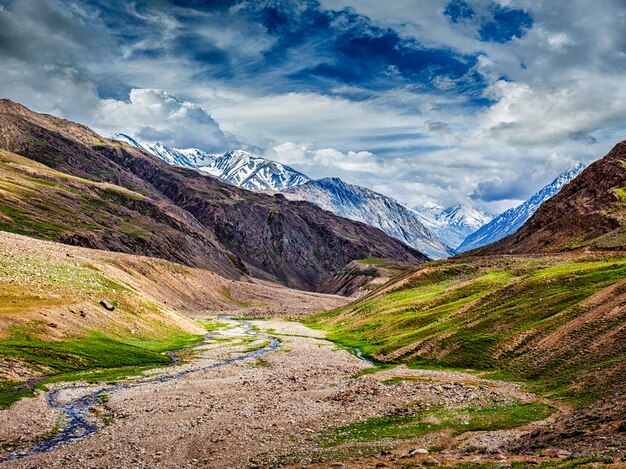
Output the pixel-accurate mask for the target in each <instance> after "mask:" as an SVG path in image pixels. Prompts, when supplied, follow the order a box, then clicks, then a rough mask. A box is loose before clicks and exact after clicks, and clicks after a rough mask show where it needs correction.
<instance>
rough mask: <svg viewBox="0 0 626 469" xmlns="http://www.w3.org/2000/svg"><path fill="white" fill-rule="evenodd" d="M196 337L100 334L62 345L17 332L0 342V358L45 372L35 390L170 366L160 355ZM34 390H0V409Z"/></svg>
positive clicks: (198, 339) (191, 342) (12, 385)
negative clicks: (135, 337) (138, 337)
mask: <svg viewBox="0 0 626 469" xmlns="http://www.w3.org/2000/svg"><path fill="white" fill-rule="evenodd" d="M202 340H203V337H202V336H198V335H185V334H180V335H173V336H169V337H163V338H161V339H154V340H143V341H133V342H124V341H121V340H115V339H112V338H109V337H106V336H103V335H100V334H92V336H91V337H87V338H82V339H75V340H70V341H65V342H47V341H43V340H39V339H35V338H32V337H30V336H28V335H27V334H26V333H24V332H23V331H21V332H20V331H19V330H18V333H17V334H16V335H14V336H13V337H12V338H9V339H6V340H3V341H2V342H0V357H2V358H4V359H7V358H9V359H12V360H15V361H17V362H19V363H25V364H28V366H30V367H33V368H35V369H45V370H46V371H45V374H47V375H51V377H49V378H47V379H45V380H43V381H41V382H39V383H38V384H37V386H36V389H41V388H43V387H45V385H46V384H47V383H53V382H60V381H86V382H89V383H97V382H112V381H117V380H119V379H122V378H126V377H129V376H133V375H137V374H140V373H141V372H143V371H145V370H146V369H148V368H152V367H155V366H163V365H168V364H170V363H171V359H170V358H169V357H167V356H166V355H165V354H164V353H163V352H165V351H170V350H177V349H180V348H183V347H187V346H190V345H195V344H197V343H199V342H201V341H202ZM32 395H33V390H29V389H25V388H24V387H21V386H19V385H16V384H15V383H8V384H5V385H4V386H3V387H2V388H0V408H6V407H8V406H9V405H11V404H12V403H14V402H16V401H17V400H19V399H21V398H22V397H27V396H32Z"/></svg>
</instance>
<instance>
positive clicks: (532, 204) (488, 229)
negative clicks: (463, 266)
mask: <svg viewBox="0 0 626 469" xmlns="http://www.w3.org/2000/svg"><path fill="white" fill-rule="evenodd" d="M584 169H585V165H584V164H583V163H580V162H579V163H576V164H575V165H573V166H571V167H570V168H568V169H566V170H565V171H563V172H562V173H561V174H559V175H558V176H557V177H556V178H555V179H554V180H553V181H552V182H551V183H550V184H548V185H547V186H545V187H543V188H541V189H540V190H539V191H537V192H536V193H535V194H533V196H532V197H531V198H529V199H528V200H527V201H526V202H524V203H523V204H520V205H518V206H517V207H513V208H510V209H508V210H507V211H505V212H503V213H501V214H500V215H498V216H497V217H495V218H494V219H493V220H491V221H490V222H489V223H487V224H486V225H484V226H483V227H481V228H480V229H479V230H477V231H476V232H475V233H472V234H470V235H469V236H468V237H467V238H466V239H465V240H464V241H463V243H462V244H461V245H460V246H459V248H458V251H459V252H464V251H469V250H471V249H475V248H479V247H481V246H485V245H487V244H491V243H493V242H495V241H498V240H500V239H502V238H504V237H506V236H508V235H510V234H513V233H515V232H516V231H517V230H518V229H520V228H521V227H522V225H523V224H524V223H526V221H527V220H528V219H529V218H530V217H531V216H533V214H534V213H535V212H536V211H537V209H538V208H539V207H540V206H541V204H542V203H544V202H545V201H546V200H548V199H549V198H551V197H553V196H555V195H556V194H557V193H558V192H559V191H560V190H561V189H562V188H563V186H564V185H566V184H567V183H569V182H570V181H572V180H573V179H574V178H575V177H576V176H578V175H579V174H580V173H581V172H582V171H583V170H584Z"/></svg>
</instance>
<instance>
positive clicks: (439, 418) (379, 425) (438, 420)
mask: <svg viewBox="0 0 626 469" xmlns="http://www.w3.org/2000/svg"><path fill="white" fill-rule="evenodd" d="M552 412H554V409H553V408H551V407H549V406H547V405H545V404H541V403H515V404H511V405H508V406H498V407H486V408H475V407H464V408H459V409H444V408H431V409H428V410H415V411H414V412H412V413H411V414H410V415H402V416H391V417H374V418H371V419H368V420H366V421H364V422H358V423H353V424H350V425H346V426H344V427H340V428H337V429H334V430H332V431H331V432H330V433H327V434H325V435H323V436H322V437H321V444H322V445H324V446H336V445H341V444H344V443H348V442H362V441H380V440H382V439H386V438H390V439H400V440H403V439H412V438H417V437H420V436H423V435H426V434H428V433H432V432H436V431H440V430H444V429H450V430H452V433H453V434H455V435H458V434H461V433H464V432H468V431H470V432H472V431H492V430H500V429H505V428H515V427H519V426H522V425H525V424H527V423H530V422H534V421H537V420H542V419H545V418H546V417H548V416H549V415H550V414H551V413H552Z"/></svg>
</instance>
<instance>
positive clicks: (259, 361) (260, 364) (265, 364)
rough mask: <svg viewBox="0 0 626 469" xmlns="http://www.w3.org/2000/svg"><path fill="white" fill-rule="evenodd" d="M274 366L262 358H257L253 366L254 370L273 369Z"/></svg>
mask: <svg viewBox="0 0 626 469" xmlns="http://www.w3.org/2000/svg"><path fill="white" fill-rule="evenodd" d="M271 367H272V365H270V364H269V362H268V361H267V360H263V359H262V358H257V359H256V361H255V362H254V363H253V364H252V368H271Z"/></svg>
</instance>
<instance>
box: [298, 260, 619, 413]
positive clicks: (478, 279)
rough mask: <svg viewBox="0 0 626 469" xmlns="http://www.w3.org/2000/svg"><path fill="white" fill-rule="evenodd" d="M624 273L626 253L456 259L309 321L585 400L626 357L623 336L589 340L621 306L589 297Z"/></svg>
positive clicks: (413, 360)
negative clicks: (610, 309)
mask: <svg viewBox="0 0 626 469" xmlns="http://www.w3.org/2000/svg"><path fill="white" fill-rule="evenodd" d="M624 279H626V257H615V256H587V257H579V258H575V259H571V258H565V257H556V256H554V257H546V256H544V257H538V258H531V257H527V258H523V257H517V258H513V257H505V258H491V259H488V258H480V259H467V258H465V259H453V260H449V261H446V262H438V263H429V264H428V265H427V266H425V267H424V268H422V269H418V270H417V271H416V272H414V273H413V274H412V275H411V276H409V277H407V276H404V277H403V278H402V280H401V281H400V282H398V283H397V285H396V287H395V288H391V289H387V291H386V292H385V293H380V294H374V295H373V296H371V297H368V298H366V299H364V300H362V301H360V302H358V303H355V304H352V305H349V306H347V307H344V308H341V309H338V310H335V311H330V312H326V313H323V314H320V315H317V316H315V317H313V318H311V319H309V320H308V323H309V325H310V326H312V327H314V328H320V329H324V330H326V331H328V338H329V339H330V340H332V341H334V342H339V343H341V344H344V345H346V346H348V347H358V348H360V349H361V350H362V351H363V353H364V354H365V355H366V356H368V357H374V358H376V359H377V360H379V361H382V362H386V363H406V364H408V365H409V366H414V367H421V368H424V367H441V368H453V369H459V368H460V369H472V370H478V371H488V372H491V374H490V376H493V377H497V378H501V379H509V380H520V381H526V382H527V383H529V384H530V385H531V386H532V388H533V389H534V390H536V391H541V392H545V393H549V394H551V395H552V396H553V397H563V398H567V399H571V400H573V401H574V402H576V403H579V404H585V403H588V402H591V401H593V400H595V399H597V398H598V397H599V396H602V395H603V393H605V392H607V389H611V388H612V387H614V386H616V385H617V384H618V380H619V376H620V370H622V371H623V366H624V365H623V363H624V361H625V359H626V344H625V343H624V341H619V340H616V341H612V342H609V343H607V345H606V346H603V347H591V345H592V344H594V343H596V342H595V341H596V340H599V338H600V337H601V336H602V334H605V333H608V331H611V330H615V328H616V327H618V326H619V324H622V323H623V321H624V317H623V313H622V314H621V315H620V314H617V315H615V314H614V315H610V316H603V315H601V314H599V313H595V311H598V309H597V306H594V307H590V306H588V305H587V304H586V300H588V299H589V298H590V297H592V296H593V295H595V294H598V293H599V292H601V291H603V290H604V289H606V288H609V287H611V286H612V285H615V284H616V283H617V282H619V281H621V280H624ZM624 293H626V286H623V287H620V288H618V289H617V290H615V291H613V292H612V294H611V295H613V296H611V295H607V296H606V298H605V299H604V300H601V301H605V302H606V301H611V298H613V297H617V295H619V294H624ZM581 317H585V318H586V319H585V320H578V321H576V320H577V319H578V318H581ZM564 340H565V341H566V344H567V346H566V347H565V346H559V344H560V343H561V342H562V341H564ZM599 370H606V371H607V372H606V373H604V374H603V378H604V379H603V380H602V381H599V380H597V379H594V378H593V374H594V373H597V372H598V371H599Z"/></svg>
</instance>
